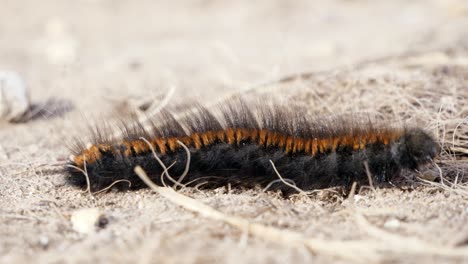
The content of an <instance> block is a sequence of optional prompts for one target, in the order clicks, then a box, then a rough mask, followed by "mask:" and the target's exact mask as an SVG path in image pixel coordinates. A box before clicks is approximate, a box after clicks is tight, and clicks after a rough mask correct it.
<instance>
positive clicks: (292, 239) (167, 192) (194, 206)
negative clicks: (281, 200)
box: [135, 166, 380, 262]
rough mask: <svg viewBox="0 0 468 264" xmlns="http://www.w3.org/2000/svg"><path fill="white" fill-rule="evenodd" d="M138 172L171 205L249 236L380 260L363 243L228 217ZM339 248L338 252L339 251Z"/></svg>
mask: <svg viewBox="0 0 468 264" xmlns="http://www.w3.org/2000/svg"><path fill="white" fill-rule="evenodd" d="M135 173H136V174H137V175H138V177H140V179H141V180H142V181H143V182H145V183H146V184H147V185H148V186H149V187H150V188H151V189H152V190H153V191H154V192H156V193H158V194H159V195H161V196H162V197H164V198H166V199H168V200H169V201H170V202H172V203H174V204H177V205H179V206H182V207H184V208H185V209H187V210H190V211H192V212H196V213H198V214H200V215H202V216H204V217H206V218H209V219H212V220H216V221H222V222H224V223H227V224H229V225H231V226H234V227H236V228H238V229H240V230H247V232H249V233H250V234H253V235H256V236H258V237H261V238H263V239H266V240H269V241H273V242H277V243H280V244H282V245H285V246H288V247H291V246H298V245H305V246H306V247H307V248H309V249H310V250H312V251H313V252H317V253H323V254H327V255H331V256H335V257H340V258H343V259H348V260H350V261H354V262H368V261H373V262H375V261H378V260H379V259H380V258H379V256H378V255H377V253H376V252H375V251H374V249H373V247H372V246H371V247H369V246H368V245H367V244H366V245H363V244H362V243H361V242H354V241H346V242H341V241H325V240H321V239H311V238H308V239H307V238H304V237H303V235H302V234H300V233H296V232H293V231H289V230H281V229H278V228H274V227H268V226H264V225H261V224H257V223H251V222H249V221H248V220H246V219H244V218H241V217H236V216H229V215H226V214H224V213H221V212H220V211H218V210H215V209H213V208H212V207H209V206H207V205H205V204H203V203H201V202H198V201H196V200H194V199H192V198H190V197H187V196H185V195H182V194H180V193H177V192H176V191H174V189H171V188H165V187H160V186H157V185H156V184H154V183H153V182H152V181H151V180H150V179H149V178H148V176H147V175H146V173H145V172H144V171H143V169H142V168H141V167H139V166H137V167H136V168H135ZM337 249H339V250H337Z"/></svg>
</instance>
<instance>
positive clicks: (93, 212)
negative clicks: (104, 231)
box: [71, 208, 101, 234]
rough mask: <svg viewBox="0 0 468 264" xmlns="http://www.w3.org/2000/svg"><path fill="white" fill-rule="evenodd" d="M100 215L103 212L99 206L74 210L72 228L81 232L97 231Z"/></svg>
mask: <svg viewBox="0 0 468 264" xmlns="http://www.w3.org/2000/svg"><path fill="white" fill-rule="evenodd" d="M100 216H101V212H100V211H99V209H98V208H85V209H79V210H77V211H74V212H73V213H72V215H71V223H72V228H73V230H75V231H76V232H78V233H81V234H89V233H92V232H95V231H96V224H97V222H98V220H99V217H100Z"/></svg>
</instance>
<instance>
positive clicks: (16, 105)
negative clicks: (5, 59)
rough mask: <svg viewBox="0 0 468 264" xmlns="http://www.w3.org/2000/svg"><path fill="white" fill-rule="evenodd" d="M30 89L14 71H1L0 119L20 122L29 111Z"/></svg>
mask: <svg viewBox="0 0 468 264" xmlns="http://www.w3.org/2000/svg"><path fill="white" fill-rule="evenodd" d="M29 105H30V102H29V92H28V87H27V85H26V83H25V82H24V80H23V79H22V78H21V76H20V75H19V74H18V73H16V72H13V71H0V119H1V120H5V121H8V122H12V121H19V120H20V119H21V117H23V115H24V114H25V113H26V111H27V110H28V109H29Z"/></svg>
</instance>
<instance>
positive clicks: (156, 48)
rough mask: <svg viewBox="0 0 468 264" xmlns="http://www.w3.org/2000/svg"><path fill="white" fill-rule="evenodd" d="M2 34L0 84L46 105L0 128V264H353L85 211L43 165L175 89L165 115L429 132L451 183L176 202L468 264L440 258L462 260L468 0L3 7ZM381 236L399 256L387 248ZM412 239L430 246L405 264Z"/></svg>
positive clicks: (131, 199)
mask: <svg viewBox="0 0 468 264" xmlns="http://www.w3.org/2000/svg"><path fill="white" fill-rule="evenodd" d="M0 22H1V23H0V32H1V33H2V34H1V35H2V36H3V41H0V58H1V61H0V69H12V70H16V71H18V72H20V73H21V74H22V75H23V76H24V78H25V79H26V80H27V82H28V84H29V86H30V89H31V95H32V98H33V101H34V102H35V103H37V104H43V103H46V104H45V108H44V109H43V111H42V112H41V113H40V114H39V115H37V116H36V118H34V119H33V120H31V121H29V122H26V123H22V124H1V125H0V262H2V263H20V262H31V261H39V262H48V263H50V262H56V263H62V262H74V263H80V262H90V261H102V262H111V261H112V262H116V261H117V262H123V263H124V262H134V261H139V262H142V263H144V262H149V263H161V262H163V263H174V262H177V263H181V262H182V263H205V262H226V263H237V262H247V263H284V262H288V263H291V262H311V261H319V262H331V261H336V262H343V263H348V262H349V259H346V258H337V257H333V256H330V255H329V254H324V253H322V252H321V251H316V252H314V251H311V250H310V249H308V248H306V247H304V246H300V245H284V244H281V243H279V242H278V241H272V240H265V239H262V238H259V237H258V236H255V235H248V234H246V233H245V232H244V231H243V230H239V229H236V228H234V227H232V226H230V225H227V224H225V223H222V222H220V221H215V220H210V219H206V218H204V217H200V216H199V214H196V213H193V212H190V211H187V210H185V209H182V208H180V207H179V206H176V205H174V204H173V203H171V202H169V201H167V200H166V199H164V198H162V197H160V196H159V195H158V194H155V193H153V192H152V191H151V190H140V191H137V192H126V193H118V192H112V191H111V192H109V193H105V194H100V195H96V196H90V195H89V194H87V193H83V192H81V191H80V190H77V189H75V188H72V187H70V186H67V185H65V182H64V175H63V174H62V173H60V172H59V171H58V170H56V169H57V166H54V164H57V163H61V162H63V161H64V160H65V159H66V157H67V156H68V151H67V148H66V143H67V142H69V141H70V140H71V138H72V137H73V136H85V135H83V133H82V131H83V130H82V128H83V127H84V125H85V124H86V123H87V122H90V120H93V119H96V118H100V117H108V116H110V115H111V114H112V113H116V112H118V111H119V108H121V107H122V106H123V105H126V106H127V107H128V106H129V107H132V106H134V105H135V104H138V103H141V102H145V100H148V98H153V97H156V98H160V97H161V96H163V95H164V94H165V93H167V91H168V89H169V87H171V86H176V87H177V89H176V91H175V94H174V96H173V97H172V98H171V101H170V106H169V107H173V108H177V107H178V106H180V105H183V103H185V102H187V101H188V100H193V99H196V100H199V101H202V102H204V103H208V104H211V103H214V102H217V101H218V100H220V98H223V97H225V96H228V95H229V94H231V93H236V92H239V91H240V93H242V94H245V95H246V96H248V97H249V98H254V99H258V98H264V97H266V96H268V97H277V98H281V99H282V100H284V102H291V101H294V102H295V103H296V104H299V105H303V106H306V107H308V109H310V111H311V112H312V113H317V114H336V113H349V112H372V113H378V114H381V115H383V116H385V117H386V118H391V119H396V120H397V121H403V122H409V123H418V124H420V125H421V126H423V127H426V128H427V129H429V130H431V131H432V132H434V134H435V135H436V136H437V137H438V139H439V140H440V142H441V144H442V146H443V147H444V152H443V154H442V156H441V158H440V160H439V161H438V164H439V166H440V168H441V170H442V175H443V178H444V179H445V180H446V181H445V182H444V184H441V183H434V182H423V181H421V180H415V179H414V178H411V179H409V180H408V181H409V184H410V185H409V186H407V187H406V188H404V189H400V188H385V189H377V190H376V191H369V190H364V191H362V192H361V193H359V195H357V196H355V197H354V198H352V199H349V200H347V199H345V198H343V197H342V196H340V195H337V194H334V193H330V192H318V193H317V192H314V193H311V194H310V197H304V196H301V195H298V196H293V197H291V198H288V199H285V198H283V197H281V196H279V195H278V194H276V193H263V192H262V191H261V190H259V189H256V190H227V189H226V188H220V189H217V190H212V191H199V190H196V189H186V190H183V191H181V193H182V194H184V195H186V196H190V197H192V198H194V199H196V200H198V201H201V202H203V203H205V204H207V205H209V206H211V207H213V208H216V209H218V210H220V211H222V212H224V213H226V214H229V215H236V216H240V217H242V218H244V219H247V220H249V221H251V222H252V223H260V224H263V225H266V226H271V227H277V228H279V229H281V230H291V231H296V232H299V233H301V234H302V235H303V236H304V237H310V238H317V239H323V240H325V241H345V242H346V241H364V242H365V243H367V244H368V245H369V247H370V246H371V245H373V244H378V243H388V245H389V248H388V249H386V250H380V251H378V252H374V253H376V254H377V255H378V257H379V260H380V261H381V262H407V263H414V262H422V263H439V262H445V263H447V262H451V263H462V262H466V263H468V258H467V257H466V254H465V257H460V256H458V257H457V256H447V254H445V253H443V249H444V247H445V248H450V249H456V250H462V251H463V250H466V251H468V248H467V246H466V245H467V240H468V227H467V225H466V223H467V221H468V186H467V184H466V182H467V180H468V179H467V177H468V176H466V175H465V174H466V172H465V171H467V170H468V165H467V162H466V161H467V159H466V156H467V153H468V143H467V141H468V121H467V117H468V104H467V103H466V102H467V98H468V42H467V41H466V39H467V36H468V34H467V33H468V5H467V4H466V3H465V2H464V1H462V0H460V1H457V0H450V1H442V0H440V1H437V0H431V1H411V2H408V1H403V0H401V1H365V0H353V1H351V0H349V1H344V0H333V1H269V0H261V1H236V2H235V3H228V2H227V1H208V0H199V1H195V0H191V1H184V2H183V3H182V2H179V1H171V3H163V1H160V2H157V1H149V0H148V1H138V4H136V3H135V2H134V1H127V0H120V1H109V0H82V1H73V2H65V1H58V0H56V1H53V0H45V1H41V3H40V4H39V3H29V2H26V1H8V0H6V1H3V2H2V8H1V9H0ZM302 73H304V74H302ZM301 74H302V75H301ZM246 88H249V89H246ZM51 99H53V100H51ZM83 116H84V117H83ZM409 176H410V177H414V176H415V175H409ZM94 207H98V208H100V210H101V211H102V212H103V213H104V214H105V216H106V217H107V219H108V221H109V223H108V224H107V225H106V227H105V228H103V229H101V230H99V231H97V232H91V233H90V234H87V235H83V234H79V233H77V232H76V231H75V230H74V229H73V227H72V223H71V220H70V219H71V215H73V214H74V212H76V211H77V210H78V209H82V208H94ZM359 216H363V217H364V219H365V220H366V221H365V222H364V223H363V222H362V221H361V220H362V219H361V218H359ZM359 219H361V220H359ZM374 228H378V230H379V231H382V232H383V233H379V234H380V235H376V234H375V232H372V230H374ZM392 235H396V236H397V237H398V239H397V240H396V241H398V242H401V243H402V244H403V245H405V246H407V248H408V250H407V251H404V250H401V248H400V247H395V248H392V245H393V244H392V241H393V242H395V240H392V239H394V237H392ZM414 238H417V239H418V241H423V242H424V243H426V244H427V245H431V246H432V247H431V248H429V247H428V248H427V250H422V251H420V252H419V253H417V254H416V253H414V252H411V250H409V249H412V248H414V245H415V243H416V242H414ZM416 244H417V243H416ZM340 250H344V248H336V251H340ZM365 259H366V258H365V256H363V260H365Z"/></svg>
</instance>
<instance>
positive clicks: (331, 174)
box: [66, 100, 439, 192]
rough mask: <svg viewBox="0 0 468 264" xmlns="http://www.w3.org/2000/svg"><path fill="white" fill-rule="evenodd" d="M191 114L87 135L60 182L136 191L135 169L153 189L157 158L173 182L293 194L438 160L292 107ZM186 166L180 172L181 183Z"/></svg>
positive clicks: (380, 130) (402, 139)
mask: <svg viewBox="0 0 468 264" xmlns="http://www.w3.org/2000/svg"><path fill="white" fill-rule="evenodd" d="M196 109H197V110H195V111H191V113H190V114H188V115H186V116H185V117H184V118H181V119H179V120H176V118H175V117H174V116H173V115H172V114H171V113H169V112H168V111H162V112H161V113H160V114H159V115H158V117H154V118H151V119H150V121H151V122H150V123H151V128H145V127H144V126H143V125H142V124H141V123H139V122H133V123H131V124H130V125H129V124H128V123H127V122H121V123H122V124H121V125H120V129H121V131H122V134H123V136H122V137H121V138H120V139H115V138H112V137H110V136H109V134H110V133H109V129H106V128H96V129H93V130H92V133H91V134H92V143H90V144H84V143H83V140H77V141H76V143H75V144H74V147H73V148H72V155H71V156H70V160H69V162H68V166H67V167H66V171H67V174H68V176H67V181H68V182H69V183H71V184H72V185H75V186H80V187H86V186H89V187H90V189H91V190H92V191H98V190H102V189H104V188H106V187H108V186H110V185H112V184H113V183H115V182H116V181H119V180H120V182H119V183H118V184H117V185H118V186H119V188H122V189H139V188H142V187H145V184H144V183H143V182H142V181H141V180H140V178H139V177H138V176H137V175H136V174H135V173H134V168H135V167H136V166H137V165H139V166H141V167H142V168H143V169H144V170H145V171H146V173H147V174H148V176H149V177H150V179H151V180H153V181H154V182H155V183H156V184H159V185H162V184H163V181H164V177H163V176H162V174H163V173H164V172H165V171H164V168H163V166H161V163H159V162H158V161H157V160H156V159H155V157H154V155H153V154H156V155H157V157H158V158H159V159H160V161H161V162H162V163H163V164H166V166H168V167H169V165H172V166H170V168H169V169H168V172H170V175H172V177H173V180H176V181H180V184H184V185H195V184H199V183H200V181H203V182H204V187H205V188H216V187H220V186H225V185H228V184H230V185H231V186H245V187H253V186H263V187H265V186H269V187H271V188H273V189H277V190H281V191H283V192H291V191H292V190H291V186H290V184H284V182H281V181H278V175H277V174H276V172H275V169H276V170H277V172H278V173H279V174H280V175H281V176H282V178H284V180H285V181H287V182H289V183H291V184H294V185H295V186H296V187H297V188H300V189H302V190H313V189H322V188H329V187H335V186H343V187H350V185H351V184H352V183H353V182H357V183H358V184H360V185H366V184H367V185H368V184H369V180H370V179H369V177H371V180H372V181H373V183H374V184H382V183H386V182H390V181H392V180H393V179H395V178H397V177H399V176H400V172H401V171H402V170H404V169H406V170H418V169H419V168H420V167H421V166H425V165H427V164H429V163H431V162H433V159H434V158H435V157H436V156H437V155H438V152H439V146H438V144H437V142H436V141H435V140H434V138H433V137H432V136H431V135H430V134H429V133H427V132H426V131H424V130H423V129H421V128H418V127H412V126H407V125H405V126H395V125H389V124H388V123H385V122H381V121H380V122H379V121H376V120H373V119H372V118H370V117H367V118H363V117H357V116H352V115H341V116H339V115H338V116H333V117H328V118H326V117H313V116H310V115H307V114H305V113H306V111H302V110H300V109H299V110H298V109H295V110H294V111H293V110H290V109H288V108H285V107H280V106H275V107H273V106H265V105H263V106H256V107H252V106H248V105H247V104H246V103H245V102H243V101H242V100H239V101H238V102H232V103H229V104H226V105H224V106H221V107H219V109H218V111H217V112H216V110H215V111H213V110H208V109H206V108H204V107H202V106H197V107H196ZM185 148H186V149H185ZM153 151H154V153H153ZM273 164H274V166H275V168H274V167H273ZM187 165H188V166H189V172H188V174H186V175H184V177H183V178H181V176H180V175H183V174H184V171H185V170H186V169H187ZM84 173H85V174H86V177H85V175H84ZM369 175H370V176H369ZM128 183H129V184H128Z"/></svg>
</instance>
